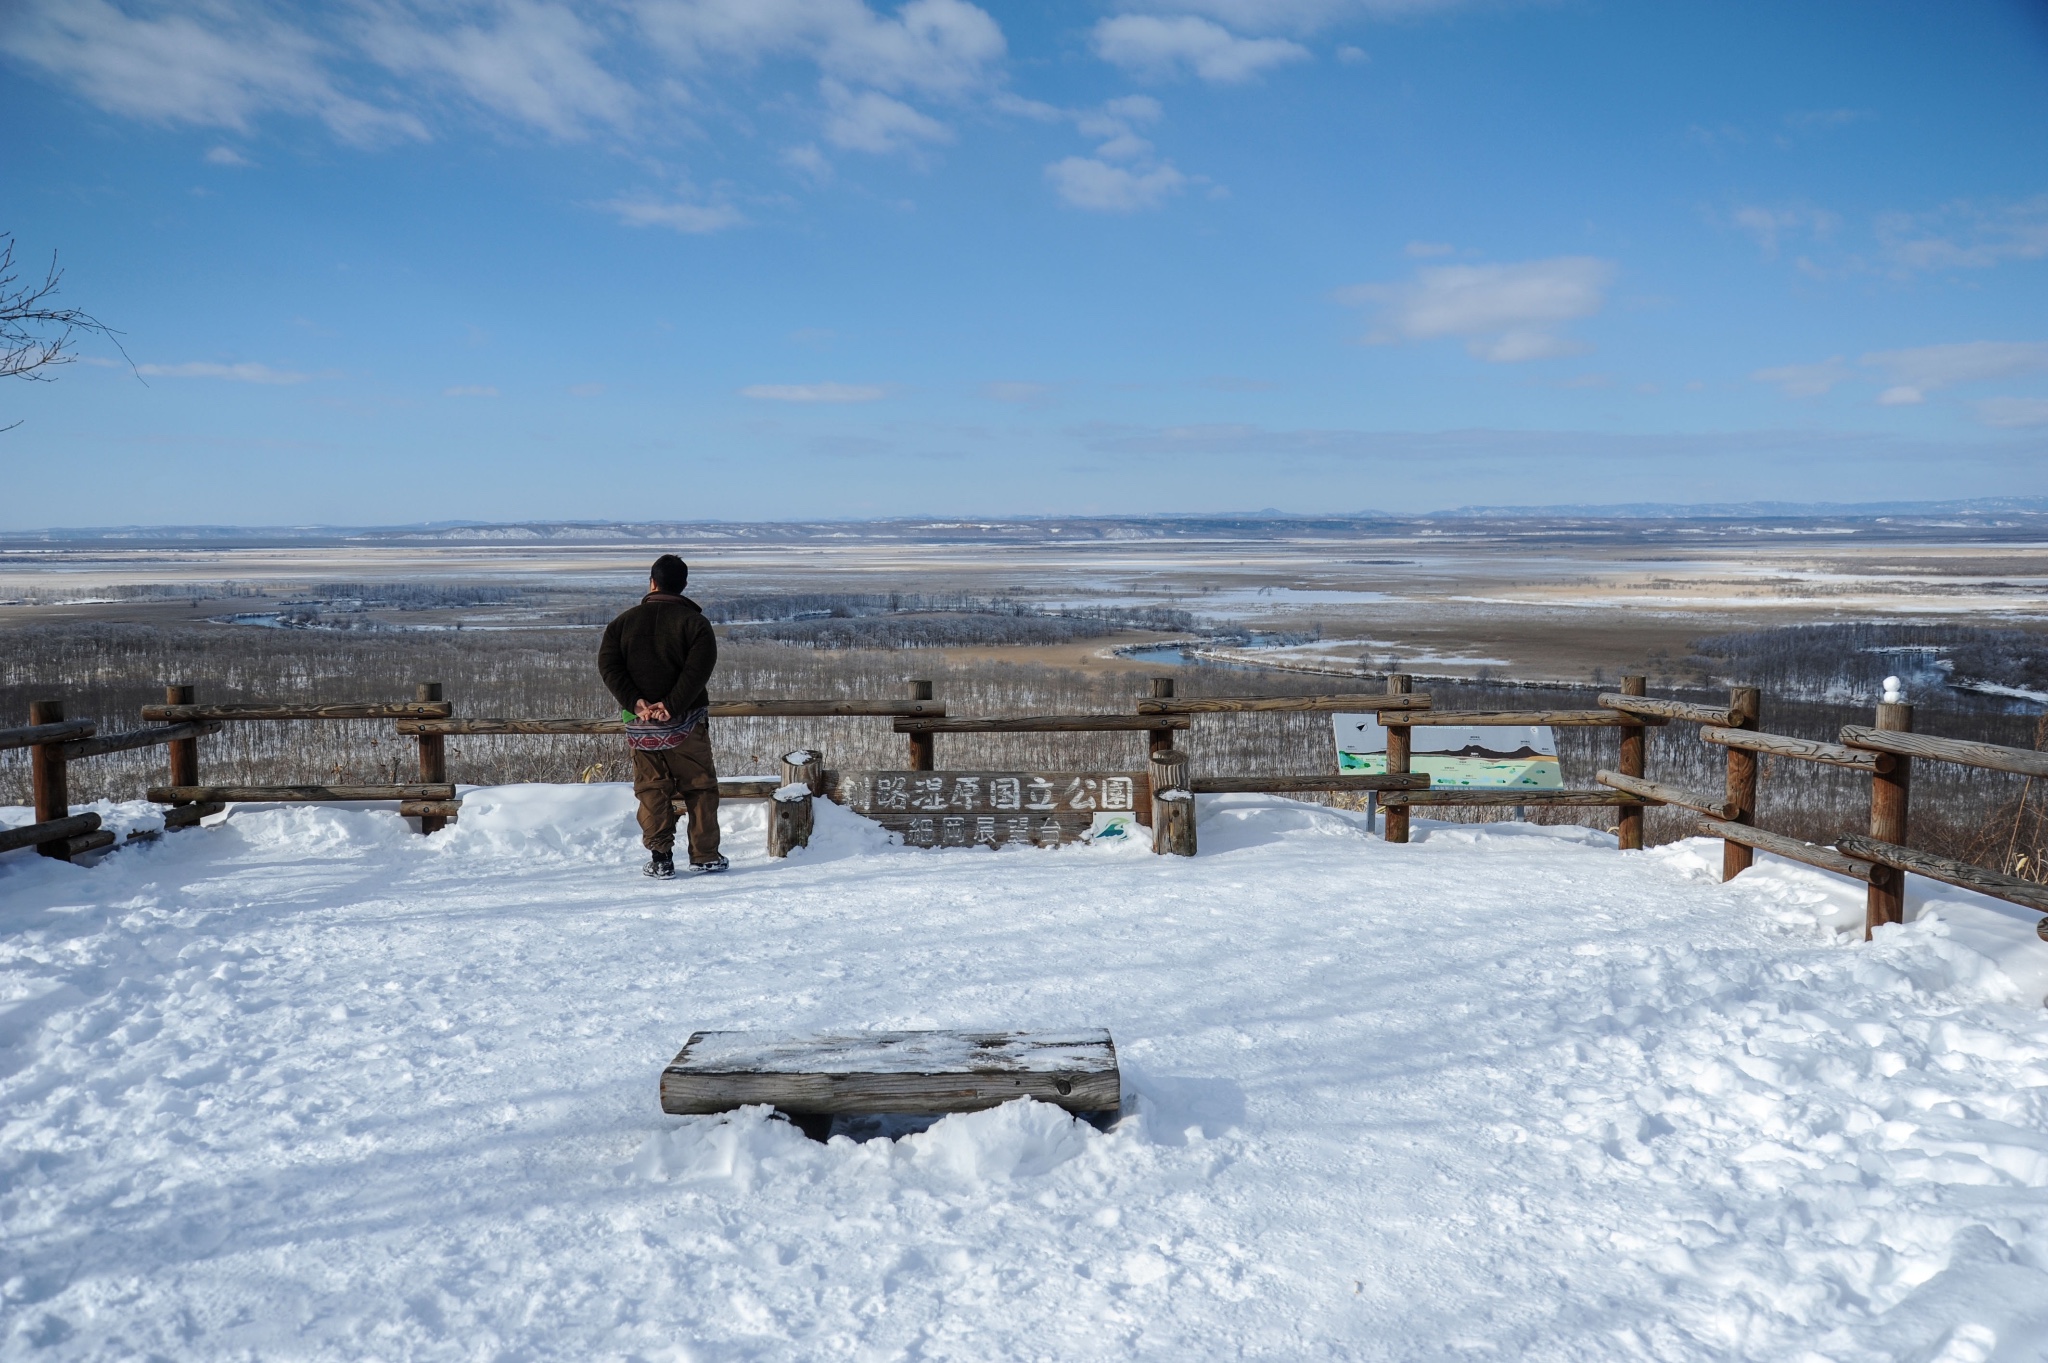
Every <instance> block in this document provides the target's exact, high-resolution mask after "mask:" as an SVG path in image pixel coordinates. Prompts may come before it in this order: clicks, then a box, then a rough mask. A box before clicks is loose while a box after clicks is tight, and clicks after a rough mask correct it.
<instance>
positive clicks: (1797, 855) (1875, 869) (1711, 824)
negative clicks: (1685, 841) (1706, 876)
mask: <svg viewBox="0 0 2048 1363" xmlns="http://www.w3.org/2000/svg"><path fill="white" fill-rule="evenodd" d="M1699 829H1700V832H1702V833H1704V834H1706V835H1707V836H1708V837H1710V838H1721V839H1724V840H1725V841H1728V842H1739V843H1741V844H1742V845H1743V846H1744V847H1754V848H1755V849H1756V850H1757V851H1759V852H1769V853H1771V854H1772V855H1774V856H1780V857H1784V858H1785V859H1786V860H1788V861H1803V862H1805V863H1806V864H1807V865H1808V866H1818V867H1820V869H1821V870H1823V871H1833V872H1835V873H1836V874H1837V875H1845V876H1849V877H1852V878H1853V879H1856V880H1860V881H1862V882H1864V883H1865V884H1869V883H1870V879H1871V877H1872V876H1873V875H1877V876H1883V875H1886V874H1889V872H1888V870H1887V868H1885V867H1882V866H1876V865H1874V864H1873V863H1871V862H1867V861H1857V860H1856V859H1855V858H1854V857H1845V856H1843V855H1842V854H1841V853H1840V852H1837V851H1836V850H1835V849H1834V848H1832V847H1821V846H1819V845H1817V844H1815V843H1810V842H1801V841H1800V840H1799V839H1798V838H1788V837H1786V836H1785V835H1784V834H1783V833H1766V832H1765V831H1764V830H1763V829H1761V828H1751V827H1749V826H1748V825H1747V824H1739V823H1729V822H1728V821H1727V820H1725V819H1701V820H1700V823H1699Z"/></svg>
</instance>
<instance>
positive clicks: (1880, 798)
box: [1863, 687, 1913, 942]
mask: <svg viewBox="0 0 2048 1363" xmlns="http://www.w3.org/2000/svg"><path fill="white" fill-rule="evenodd" d="M1886 694H1887V695H1891V694H1895V693H1894V692H1892V691H1891V688H1889V687H1887V688H1886ZM1877 727H1878V728H1880V729H1890V730H1892V731H1894V732H1896V733H1911V732H1913V707H1912V706H1910V705H1907V704H1906V703H1904V702H1903V701H1896V700H1886V701H1883V702H1881V703H1880V704H1879V705H1878V707H1877ZM1912 775H1913V759H1912V758H1910V757H1905V756H1894V757H1893V758H1892V769H1891V770H1890V771H1888V772H1873V773H1872V774H1871V777H1870V836H1871V837H1873V838H1876V839H1877V840H1878V841H1879V842H1889V843H1897V844H1900V845H1903V844H1904V843H1905V841H1906V834H1907V820H1906V795H1907V789H1908V787H1909V785H1910V784H1911V781H1912ZM1905 921H1906V877H1905V875H1904V874H1903V873H1898V872H1895V873H1893V874H1892V875H1889V876H1886V877H1885V878H1884V883H1883V884H1879V883H1878V882H1877V881H1876V880H1875V879H1873V880H1872V881H1871V882H1870V888H1869V889H1868V890H1867V891H1865V892H1864V897H1863V940H1864V941H1866V942H1867V941H1869V940H1870V934H1871V929H1873V928H1875V927H1876V926H1877V925H1878V924H1880V923H1903V922H1905Z"/></svg>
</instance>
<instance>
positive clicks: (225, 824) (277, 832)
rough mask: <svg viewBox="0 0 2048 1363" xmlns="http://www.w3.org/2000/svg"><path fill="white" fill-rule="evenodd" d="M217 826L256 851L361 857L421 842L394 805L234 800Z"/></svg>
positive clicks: (306, 855) (297, 855)
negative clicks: (252, 803) (275, 802)
mask: <svg viewBox="0 0 2048 1363" xmlns="http://www.w3.org/2000/svg"><path fill="white" fill-rule="evenodd" d="M217 827H219V828H221V829H225V830H228V831H230V832H233V833H235V834H236V835H238V836H239V837H240V838H241V840H242V844H243V846H245V847H247V848H249V849H250V850H251V851H259V852H285V853H290V854H291V855H292V856H294V857H322V856H361V855H366V854H368V853H370V852H373V851H377V850H379V849H388V848H393V847H402V846H404V845H406V843H407V842H408V840H410V841H413V842H417V841H418V835H416V834H415V833H413V831H412V826H411V825H410V824H408V823H407V822H406V821H405V820H404V819H401V818H399V817H398V815H397V813H396V812H395V809H394V807H393V806H389V805H372V806H367V807H366V806H363V805H340V804H333V805H234V806H231V807H230V808H229V810H228V817H227V818H226V819H225V820H223V821H222V822H221V823H220V824H219V825H217ZM177 836H180V837H183V836H187V835H186V834H182V833H181V834H178V835H177ZM196 836H202V837H203V836H206V834H205V833H204V832H201V833H199V834H196Z"/></svg>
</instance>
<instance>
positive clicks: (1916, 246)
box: [1876, 194, 2048, 274]
mask: <svg viewBox="0 0 2048 1363" xmlns="http://www.w3.org/2000/svg"><path fill="white" fill-rule="evenodd" d="M1876 230H1877V240H1878V248H1879V251H1880V253H1881V254H1882V256H1883V259H1884V261H1885V263H1886V264H1888V265H1889V266H1890V267H1891V268H1892V269H1893V270H1894V271H1895V272H1897V273H1900V274H1910V273H1914V272H1916V271H1924V270H1981V269H1986V268H1989V267H1990V266H1993V265H1999V264H2003V263H2004V262H2006V261H2009V260H2039V259H2041V258H2043V257H2044V256H2048V194H2036V195H2035V196H2034V197H2032V198H2030V199H2022V200H2020V201H2018V202H2016V203H2005V204H1987V203H1980V202H1977V201H1974V200H1967V199H1964V200H1958V201H1956V202H1954V203H1951V204H1947V205H1945V206H1943V207H1941V208H1938V209H1935V210H1934V211H1933V212H1930V213H1886V214H1883V215H1881V216H1880V217H1879V218H1878V220H1877V225H1876Z"/></svg>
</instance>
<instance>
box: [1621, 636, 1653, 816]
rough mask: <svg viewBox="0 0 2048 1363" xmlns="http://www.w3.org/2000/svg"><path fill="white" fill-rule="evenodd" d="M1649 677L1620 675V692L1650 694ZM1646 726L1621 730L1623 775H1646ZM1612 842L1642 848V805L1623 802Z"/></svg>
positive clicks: (1634, 726)
mask: <svg viewBox="0 0 2048 1363" xmlns="http://www.w3.org/2000/svg"><path fill="white" fill-rule="evenodd" d="M1649 683H1650V679H1649V678H1648V677H1623V678H1622V679H1621V694H1622V695H1624V696H1646V695H1648V694H1649V689H1648V688H1649ZM1649 732H1650V731H1649V730H1648V729H1646V728H1644V727H1643V726H1642V725H1640V724H1631V725H1629V726H1628V727H1627V728H1625V729H1623V730H1622V731H1621V767H1620V771H1621V774H1622V775H1623V776H1634V777H1637V778H1639V779H1640V778H1641V777H1643V776H1644V775H1646V774H1647V773H1646V771H1645V767H1644V754H1643V749H1644V747H1645V741H1644V740H1645V739H1646V738H1647V737H1648V735H1649ZM1614 845H1615V846H1616V847H1618V848H1620V849H1621V850H1622V851H1624V852H1640V851H1642V850H1643V807H1642V806H1641V805H1632V806H1631V805H1623V806H1622V807H1621V812H1620V817H1619V818H1617V819H1616V820H1615V829H1614Z"/></svg>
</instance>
